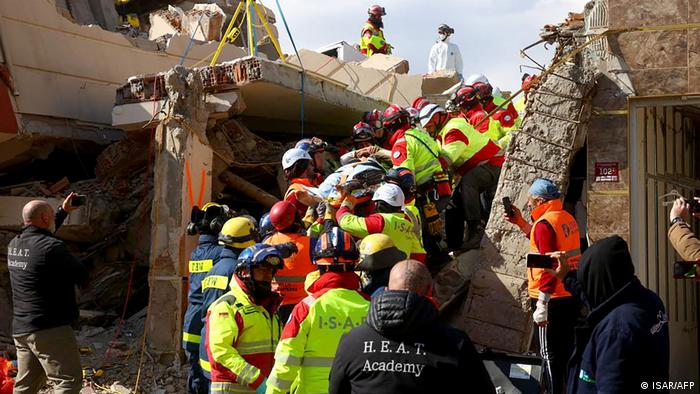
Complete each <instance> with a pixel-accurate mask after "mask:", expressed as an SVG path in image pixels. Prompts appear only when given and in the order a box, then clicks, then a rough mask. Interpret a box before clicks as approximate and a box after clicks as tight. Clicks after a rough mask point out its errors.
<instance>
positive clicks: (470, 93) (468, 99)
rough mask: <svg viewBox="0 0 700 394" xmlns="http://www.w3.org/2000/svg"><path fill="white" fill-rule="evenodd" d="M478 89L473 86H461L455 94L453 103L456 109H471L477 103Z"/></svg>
mask: <svg viewBox="0 0 700 394" xmlns="http://www.w3.org/2000/svg"><path fill="white" fill-rule="evenodd" d="M478 95H479V89H477V88H475V87H474V86H463V87H461V88H459V90H458V91H457V94H455V98H454V103H455V105H457V106H458V107H471V106H473V104H476V103H478V99H479V97H478Z"/></svg>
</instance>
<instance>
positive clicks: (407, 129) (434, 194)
mask: <svg viewBox="0 0 700 394" xmlns="http://www.w3.org/2000/svg"><path fill="white" fill-rule="evenodd" d="M382 119H383V125H384V128H385V129H387V130H388V131H390V132H392V133H393V135H392V139H391V142H392V152H391V160H392V161H393V162H394V167H403V168H407V169H409V170H411V172H413V175H414V177H415V181H416V189H417V193H416V206H417V207H418V210H419V212H420V215H421V223H422V225H423V240H422V241H423V242H422V243H423V246H424V247H425V249H426V251H427V253H428V256H430V261H429V263H430V264H431V265H433V263H435V264H436V265H439V264H441V263H442V262H444V261H446V259H447V255H446V253H444V251H443V250H442V248H441V246H440V241H441V239H442V230H443V223H442V220H441V219H440V213H441V212H443V211H444V210H445V208H446V206H447V204H448V202H449V198H450V196H451V194H452V188H451V186H450V182H449V177H448V175H447V173H446V165H445V164H446V163H444V162H443V158H441V157H440V146H439V145H438V143H437V142H436V141H435V140H434V139H433V138H431V137H430V135H428V134H427V133H426V132H425V131H423V130H422V129H419V128H411V123H410V117H409V115H408V112H406V111H405V110H404V109H402V108H401V107H399V106H398V105H396V104H392V105H390V106H389V107H388V108H387V109H386V110H385V111H384V115H383V118H382Z"/></svg>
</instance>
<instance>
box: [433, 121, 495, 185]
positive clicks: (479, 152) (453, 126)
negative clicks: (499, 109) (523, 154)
mask: <svg viewBox="0 0 700 394" xmlns="http://www.w3.org/2000/svg"><path fill="white" fill-rule="evenodd" d="M438 141H439V142H440V145H441V147H442V155H443V156H444V157H446V158H447V160H448V161H449V162H450V166H451V167H452V168H453V169H454V172H455V173H457V174H459V175H460V176H461V175H464V174H465V173H466V172H467V171H469V170H471V169H472V168H475V167H476V166H479V165H481V164H490V165H493V166H497V167H501V166H503V162H504V160H505V155H504V153H503V151H502V150H501V148H500V147H499V146H498V145H496V144H495V143H494V142H493V141H491V140H490V139H489V137H488V136H487V135H485V134H482V133H480V132H478V131H477V130H475V129H474V127H472V126H471V125H470V124H469V123H468V122H467V120H466V119H464V118H462V117H456V118H452V119H450V120H449V121H448V122H447V123H446V124H445V126H443V128H442V130H441V131H440V134H439V135H438Z"/></svg>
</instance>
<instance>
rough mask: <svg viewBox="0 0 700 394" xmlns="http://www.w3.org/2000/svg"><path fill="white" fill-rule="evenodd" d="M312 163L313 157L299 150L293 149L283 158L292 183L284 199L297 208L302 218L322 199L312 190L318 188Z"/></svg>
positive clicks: (284, 167) (287, 174)
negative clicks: (310, 207)
mask: <svg viewBox="0 0 700 394" xmlns="http://www.w3.org/2000/svg"><path fill="white" fill-rule="evenodd" d="M312 162H313V159H312V158H311V156H310V155H309V154H308V153H307V152H306V151H305V150H303V149H299V148H292V149H290V150H288V151H286V152H285V153H284V155H283V156H282V169H283V170H284V175H285V177H286V178H287V181H289V183H290V185H289V188H287V192H286V193H285V194H284V199H285V200H286V201H289V202H290V203H292V205H294V206H295V207H296V209H297V212H299V216H300V217H302V218H303V217H304V216H305V215H306V210H307V209H308V208H309V206H315V205H316V204H317V203H318V202H320V201H321V199H320V197H318V196H316V195H315V194H314V193H312V192H311V190H310V188H314V187H316V186H318V184H317V183H316V182H315V181H316V177H315V173H314V166H313V164H312Z"/></svg>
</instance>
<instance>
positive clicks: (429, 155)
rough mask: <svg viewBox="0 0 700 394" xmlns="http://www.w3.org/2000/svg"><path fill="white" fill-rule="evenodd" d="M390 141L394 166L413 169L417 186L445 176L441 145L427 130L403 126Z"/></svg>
mask: <svg viewBox="0 0 700 394" xmlns="http://www.w3.org/2000/svg"><path fill="white" fill-rule="evenodd" d="M390 142H391V144H392V148H391V161H392V163H393V164H394V168H396V167H403V168H407V169H409V170H411V171H412V172H413V176H414V177H415V178H416V186H423V185H426V184H428V183H429V182H433V181H436V179H441V178H442V177H443V176H445V174H444V168H443V163H442V161H441V160H440V145H438V143H437V142H436V141H435V139H433V138H432V137H431V136H430V135H429V134H428V133H426V132H425V131H423V130H421V129H414V128H409V127H405V128H401V129H398V130H396V131H395V132H394V134H393V135H392V136H391V140H390Z"/></svg>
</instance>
